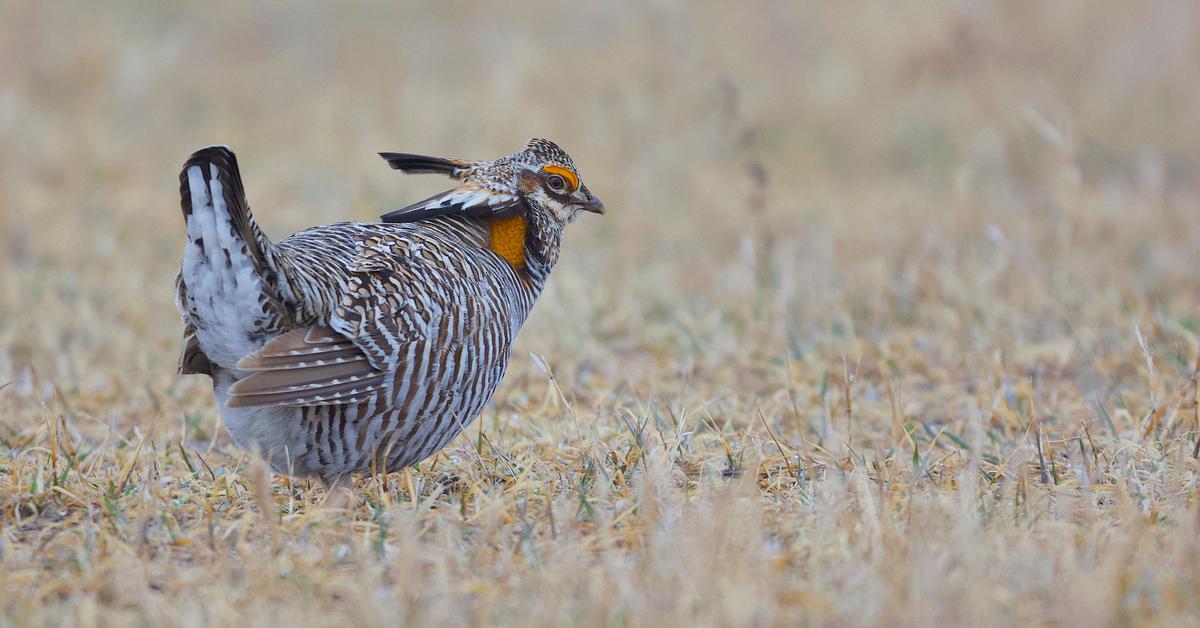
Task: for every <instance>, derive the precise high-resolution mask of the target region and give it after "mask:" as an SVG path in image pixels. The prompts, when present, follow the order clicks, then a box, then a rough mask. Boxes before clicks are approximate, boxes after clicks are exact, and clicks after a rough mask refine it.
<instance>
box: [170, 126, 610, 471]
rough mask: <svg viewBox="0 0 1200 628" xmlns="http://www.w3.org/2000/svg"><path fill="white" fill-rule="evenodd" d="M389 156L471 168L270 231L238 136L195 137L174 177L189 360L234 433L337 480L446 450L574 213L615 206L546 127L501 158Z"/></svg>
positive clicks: (277, 457)
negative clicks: (199, 142) (247, 184)
mask: <svg viewBox="0 0 1200 628" xmlns="http://www.w3.org/2000/svg"><path fill="white" fill-rule="evenodd" d="M380 156H381V157H383V158H384V159H386V160H387V162H388V163H389V164H391V166H392V168H395V169H398V170H401V171H403V172H406V173H438V174H444V175H448V176H449V177H450V178H452V179H456V180H458V182H459V183H458V185H457V187H455V188H453V189H451V190H449V191H446V192H444V193H441V194H437V195H435V196H433V197H430V198H428V199H425V200H423V201H420V202H418V203H414V204H413V205H409V206H408V207H405V208H403V209H399V210H396V211H393V212H390V213H387V214H384V215H383V216H382V221H383V222H381V223H374V222H342V223H336V224H331V225H323V226H319V227H312V228H310V229H306V230H304V231H301V232H299V233H296V234H294V235H292V236H290V237H288V238H285V239H284V240H282V241H280V242H277V243H272V242H270V241H269V240H268V239H267V238H266V236H264V235H263V232H262V231H261V230H260V229H259V227H258V225H257V224H256V223H255V221H254V218H253V217H252V216H251V214H250V207H249V205H248V204H247V202H246V197H245V193H244V191H243V188H242V179H241V175H240V174H239V172H238V166H237V160H236V158H235V157H234V155H233V152H232V151H230V150H229V149H228V148H226V147H223V146H212V147H208V148H203V149H201V150H199V151H196V153H194V154H193V155H192V156H191V157H190V158H189V159H188V160H187V162H186V163H185V164H184V166H183V172H182V173H181V174H180V176H179V180H180V196H181V201H182V205H183V216H184V219H185V220H186V221H187V237H188V243H187V244H186V245H185V249H184V254H183V264H182V267H181V269H180V271H179V277H178V279H177V280H176V290H177V304H178V307H179V311H180V313H181V314H182V316H183V321H184V341H185V346H184V350H183V355H182V357H181V358H180V362H179V372H180V373H202V374H206V375H209V376H210V377H211V378H212V381H213V393H214V396H215V397H216V400H217V404H218V406H219V407H220V412H221V415H222V417H223V418H224V420H225V425H226V426H227V428H228V429H229V432H230V434H231V435H232V436H233V438H234V440H235V441H237V443H238V445H239V446H241V447H243V448H258V449H259V450H260V451H261V452H262V453H263V455H264V456H266V458H267V459H268V460H269V461H270V463H271V464H272V465H273V466H274V467H275V468H276V469H277V470H278V471H280V472H284V473H290V474H294V475H302V476H317V477H320V478H321V479H323V480H325V481H335V480H337V479H338V478H341V477H343V476H345V475H347V474H350V473H353V472H356V471H364V470H369V469H376V470H388V471H392V470H397V469H400V468H403V467H405V466H408V465H411V464H413V463H415V462H418V461H420V460H422V459H424V458H426V457H427V456H429V455H431V454H433V453H434V452H436V451H438V450H440V449H441V448H442V447H444V446H445V445H446V443H448V442H449V441H450V439H452V438H454V436H455V435H456V434H458V433H459V432H460V431H461V430H462V429H463V428H464V427H465V426H466V425H467V424H469V423H470V422H471V421H472V420H474V419H475V417H476V416H477V415H478V414H479V413H480V411H481V410H482V409H483V407H484V405H485V404H487V402H488V400H489V399H490V398H491V396H492V394H493V393H494V392H495V391H496V387H497V385H498V384H499V383H500V379H501V378H502V377H503V376H504V371H505V368H506V367H507V365H508V358H509V351H510V348H511V345H512V341H513V338H514V337H515V336H516V334H517V331H518V330H519V329H520V327H521V324H522V323H524V321H525V318H526V317H527V316H528V315H529V311H530V308H532V307H533V302H534V301H535V300H536V299H537V296H538V293H540V292H541V290H542V286H543V285H544V284H545V282H546V277H547V275H548V274H549V273H550V270H551V269H552V268H553V267H554V264H555V262H557V261H558V256H559V245H560V243H561V242H562V237H563V228H564V227H565V226H566V225H567V223H570V222H573V221H574V220H575V219H576V218H577V217H578V216H579V213H580V212H581V211H590V212H595V213H604V205H603V204H602V203H601V202H600V200H599V199H597V198H596V197H595V196H592V194H591V192H589V191H588V189H587V187H586V186H584V185H583V184H582V183H581V182H580V180H579V174H578V172H577V171H576V169H575V165H574V163H573V162H572V161H571V158H570V157H569V156H567V154H566V153H565V152H563V150H562V149H560V148H559V147H558V146H556V145H555V144H554V143H553V142H549V141H547V140H540V139H534V140H530V141H529V143H528V144H527V145H526V146H525V149H524V150H522V151H519V152H516V153H513V154H511V155H508V156H505V157H501V158H500V159H497V160H495V161H490V162H488V161H465V160H459V159H444V158H440V157H426V156H421V155H409V154H402V153H380Z"/></svg>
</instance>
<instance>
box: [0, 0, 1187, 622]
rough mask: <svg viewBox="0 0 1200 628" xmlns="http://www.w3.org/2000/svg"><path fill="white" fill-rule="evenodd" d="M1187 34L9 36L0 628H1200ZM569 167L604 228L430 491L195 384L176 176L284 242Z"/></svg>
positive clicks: (1032, 30)
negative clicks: (285, 435) (272, 449)
mask: <svg viewBox="0 0 1200 628" xmlns="http://www.w3.org/2000/svg"><path fill="white" fill-rule="evenodd" d="M1196 24H1197V21H1196V12H1195V9H1193V8H1190V7H1187V6H1185V5H1182V4H1178V3H1173V2H1165V1H1164V2H1150V3H1140V4H1137V5H1134V4H1128V3H1124V2H1107V3H1105V2H1101V3H1086V4H1083V3H1054V4H1046V5H1042V4H1032V3H1030V4H1026V3H1005V4H996V5H969V6H968V5H962V4H954V3H925V4H921V5H919V6H917V5H914V6H909V7H905V10H904V12H899V11H888V10H885V9H882V8H880V7H878V6H876V5H865V4H863V5H858V4H855V3H842V4H838V5H830V6H827V7H820V6H815V5H814V6H801V5H799V4H798V3H795V4H792V5H766V4H764V5H762V6H759V7H756V8H755V10H738V11H733V10H731V9H724V8H722V7H721V6H716V5H714V6H709V5H702V4H697V3H686V4H685V3H679V4H676V3H671V2H668V3H659V4H656V5H654V6H651V7H644V8H618V7H615V6H614V7H608V6H604V5H594V6H593V5H577V6H573V7H570V6H566V5H545V4H534V3H516V4H508V5H505V6H504V7H503V8H501V7H496V8H492V9H485V8H482V7H470V6H465V5H448V6H440V7H438V8H427V7H407V8H396V7H391V6H388V5H378V6H377V5H373V4H372V5H362V6H358V7H354V8H353V9H348V8H347V9H342V8H337V9H335V8H333V7H325V6H323V5H319V4H315V3H311V4H310V3H304V4H289V5H288V6H286V7H285V6H258V7H249V6H243V5H241V4H229V5H225V6H219V7H215V8H206V9H203V10H201V9H185V8H182V7H166V6H158V5H145V4H142V3H136V2H127V3H118V4H116V5H114V6H111V7H108V8H106V9H105V10H104V11H102V12H98V11H96V10H95V9H94V8H89V9H87V10H84V9H82V8H81V7H80V6H71V5H70V4H66V3H58V4H41V5H33V4H21V3H16V4H9V5H5V6H2V7H0V136H2V137H4V138H5V139H6V141H5V145H6V150H5V152H4V155H3V156H0V564H2V565H3V569H0V610H2V612H0V624H3V625H46V624H73V625H119V624H132V623H136V624H149V625H208V624H246V625H292V624H295V625H308V624H320V625H364V624H412V625H429V624H440V625H451V624H453V625H461V624H521V625H555V626H558V625H564V624H584V625H636V626H645V625H678V624H701V625H797V624H798V625H872V624H873V625H929V624H937V625H952V624H965V625H1029V624H1035V625H1170V626H1180V625H1197V624H1200V620H1198V619H1197V617H1200V602H1198V600H1200V596H1197V592H1198V590H1200V544H1198V542H1197V538H1198V535H1200V503H1198V500H1197V499H1196V495H1197V483H1198V478H1200V462H1198V461H1197V451H1198V450H1197V448H1198V444H1197V443H1198V442H1200V438H1198V437H1200V410H1198V405H1197V395H1198V391H1197V379H1196V363H1197V359H1198V358H1200V354H1198V350H1197V347H1198V335H1197V334H1198V333H1200V278H1198V276H1197V273H1196V269H1197V268H1200V227H1198V226H1197V225H1198V224H1200V222H1198V221H1197V220H1196V219H1195V216H1196V205H1197V198H1200V197H1198V191H1200V189H1198V185H1197V173H1198V172H1200V161H1198V160H1197V158H1196V156H1195V154H1196V153H1195V147H1196V146H1197V145H1200V128H1198V127H1197V126H1196V125H1195V124H1194V112H1195V111H1196V110H1197V106H1198V105H1200V84H1197V83H1196V82H1195V81H1194V80H1191V76H1192V74H1193V69H1194V68H1193V66H1194V59H1195V58H1196V56H1197V54H1198V53H1200V32H1198V31H1197V26H1196ZM535 135H544V136H547V137H551V138H553V139H555V140H556V141H559V142H560V143H561V144H562V145H563V146H564V147H565V148H566V149H567V150H569V151H570V152H571V153H572V155H573V156H574V157H575V159H576V161H577V162H578V163H579V165H580V168H581V172H582V175H583V178H584V180H585V182H586V183H587V184H588V186H589V188H591V189H592V190H593V191H594V192H596V193H597V195H599V196H600V197H601V198H603V199H604V201H605V203H606V205H607V206H608V208H609V213H608V215H606V216H603V217H593V216H585V217H583V218H582V219H581V220H580V221H579V223H578V224H576V225H574V226H573V229H572V230H571V233H570V234H569V238H568V241H567V250H566V252H565V254H564V259H563V261H562V263H561V264H560V266H559V268H558V269H556V270H555V272H554V275H553V276H552V278H551V282H550V284H551V285H550V288H549V289H548V291H547V293H546V294H545V295H544V296H543V297H542V299H541V300H540V302H539V303H538V305H537V307H536V308H535V310H534V315H533V317H532V319H531V320H530V321H529V324H528V325H527V326H526V329H525V330H524V331H523V332H522V335H521V337H520V338H519V340H518V342H517V346H516V348H515V350H514V357H513V363H512V366H511V368H510V371H509V374H508V376H507V377H506V379H505V382H504V384H503V385H502V387H501V389H500V391H499V392H498V394H497V395H496V397H495V399H494V400H493V403H492V405H491V406H490V407H489V409H488V410H487V411H486V412H485V413H484V415H483V416H482V417H481V418H480V419H479V420H478V421H477V422H476V423H474V424H472V425H471V426H470V428H469V429H468V430H466V432H464V434H463V435H461V436H460V437H459V438H458V439H457V440H455V441H454V442H453V443H452V444H451V445H450V446H449V447H447V448H446V449H445V450H444V451H443V452H441V453H440V454H438V455H437V456H435V457H433V458H431V459H429V460H426V461H424V462H422V463H421V464H420V465H419V466H418V467H415V468H413V469H410V470H407V471H404V472H401V473H395V474H391V475H388V476H381V475H371V476H366V477H361V478H359V479H358V480H357V483H356V484H355V486H354V487H353V490H352V491H349V492H345V493H335V494H333V495H330V494H327V493H326V491H325V490H324V488H323V487H321V486H319V485H316V484H313V483H311V482H307V481H297V480H289V479H288V478H286V477H283V476H279V475H274V474H271V473H270V472H269V471H268V470H267V469H266V468H265V467H264V466H263V464H262V463H261V462H260V461H259V460H258V458H257V457H256V456H255V455H254V454H253V452H244V451H240V450H238V449H237V448H236V447H235V446H234V445H233V444H232V443H231V441H230V439H229V437H228V435H227V434H226V433H225V432H224V430H223V427H222V426H221V425H220V422H219V418H218V416H217V412H216V409H215V408H214V405H213V400H212V397H211V391H210V390H209V388H208V385H207V383H206V380H204V379H203V378H200V377H179V376H176V375H174V365H175V360H176V358H177V356H178V351H179V349H180V347H181V343H180V338H179V335H180V331H181V330H180V327H181V326H180V323H179V322H178V317H177V315H176V313H175V310H174V306H173V303H172V298H173V295H172V288H171V281H172V278H173V276H174V273H175V269H176V268H177V264H178V258H179V253H180V249H181V246H182V232H183V229H182V225H181V221H180V218H179V214H178V209H177V206H178V197H177V184H176V175H177V172H176V169H177V168H178V166H179V164H180V163H181V162H182V160H183V159H184V158H185V157H186V155H187V154H188V152H189V151H190V150H192V149H193V148H195V147H196V146H199V145H204V144H208V143H213V142H225V143H229V144H231V145H232V146H233V147H234V149H235V150H237V151H238V153H239V156H240V161H241V163H242V168H243V175H244V178H245V182H246V186H247V189H248V193H249V195H250V201H251V204H252V205H253V207H254V208H255V211H256V213H257V215H258V217H259V220H260V222H261V223H262V224H263V225H264V227H265V228H266V229H267V231H268V232H269V233H270V234H271V235H273V236H276V237H279V236H282V235H284V234H286V233H289V232H291V231H294V230H296V229H299V228H302V227H304V226H307V225H310V224H316V223H321V222H332V221H335V220H342V219H350V218H353V219H369V218H370V217H372V216H374V215H377V214H378V213H380V212H381V211H384V210H386V209H390V208H393V207H394V206H395V204H396V203H402V202H405V201H406V199H413V198H420V197H421V195H422V194H425V195H428V194H430V193H433V192H435V191H437V190H439V189H441V188H439V187H438V186H444V182H439V181H436V180H430V179H428V178H403V177H399V176H398V175H396V174H395V173H393V172H392V171H390V170H388V169H387V168H386V167H384V165H383V164H382V163H378V159H377V158H376V157H375V156H374V153H375V152H376V151H379V150H408V151H416V152H430V153H434V154H447V155H452V156H462V157H484V158H485V157H490V156H495V155H499V154H503V153H505V152H508V151H511V150H514V149H515V148H517V147H519V146H520V145H521V144H522V143H523V142H524V140H525V139H526V138H527V137H529V136H535Z"/></svg>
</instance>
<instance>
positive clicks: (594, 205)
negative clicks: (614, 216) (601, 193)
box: [576, 193, 604, 214]
mask: <svg viewBox="0 0 1200 628" xmlns="http://www.w3.org/2000/svg"><path fill="white" fill-rule="evenodd" d="M576 205H579V207H580V209H583V210H584V211H589V212H592V213H593V214H603V213H604V203H602V202H600V199H598V198H596V197H595V196H592V195H591V194H590V193H589V194H588V195H587V200H585V201H582V202H579V203H576Z"/></svg>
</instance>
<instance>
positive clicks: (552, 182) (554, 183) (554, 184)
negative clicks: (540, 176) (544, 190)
mask: <svg viewBox="0 0 1200 628" xmlns="http://www.w3.org/2000/svg"><path fill="white" fill-rule="evenodd" d="M546 185H548V186H550V189H551V190H554V191H555V192H562V191H564V190H566V189H567V181H566V180H565V179H563V178H562V176H561V175H557V174H552V175H550V176H549V177H547V178H546Z"/></svg>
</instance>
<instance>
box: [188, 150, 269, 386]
mask: <svg viewBox="0 0 1200 628" xmlns="http://www.w3.org/2000/svg"><path fill="white" fill-rule="evenodd" d="M179 181H180V204H181V206H182V208H183V215H184V220H185V221H186V223H187V232H188V244H187V246H186V248H185V250H184V255H183V266H182V268H181V270H180V279H179V281H180V286H179V294H180V309H181V311H182V313H183V317H184V320H185V322H186V323H187V325H188V328H189V329H192V330H194V338H193V340H192V341H189V342H188V343H187V345H186V347H185V353H184V360H183V363H182V364H181V371H193V370H201V369H202V368H203V367H205V366H208V367H209V369H211V368H212V365H215V366H217V367H223V368H233V367H234V366H235V365H236V364H237V362H238V360H240V359H241V358H242V357H243V356H244V355H246V354H248V353H251V352H253V351H256V350H258V348H259V347H261V346H262V343H264V342H265V341H266V340H268V339H269V338H271V337H273V336H274V335H277V334H278V333H279V331H280V330H281V329H282V328H283V327H284V324H285V321H286V310H285V308H284V306H283V304H282V300H281V299H280V295H279V291H278V286H277V282H278V275H279V273H278V272H277V271H276V268H275V264H276V262H275V260H274V258H273V254H272V249H271V243H270V241H268V240H267V238H266V236H264V235H263V233H262V231H261V230H260V229H259V228H258V225H257V224H256V223H255V222H254V218H253V216H252V215H251V214H250V206H249V204H248V203H247V202H246V194H245V190H244V188H243V186H242V177H241V174H240V173H239V171H238V165H237V158H236V157H234V155H233V151H231V150H229V149H228V148H226V147H224V146H209V147H206V148H202V149H200V150H198V151H196V152H195V153H193V154H192V156H191V157H189V158H188V160H187V162H185V163H184V166H183V171H182V172H181V173H180V175H179ZM201 358H203V360H201ZM201 372H203V371H202V370H201Z"/></svg>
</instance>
